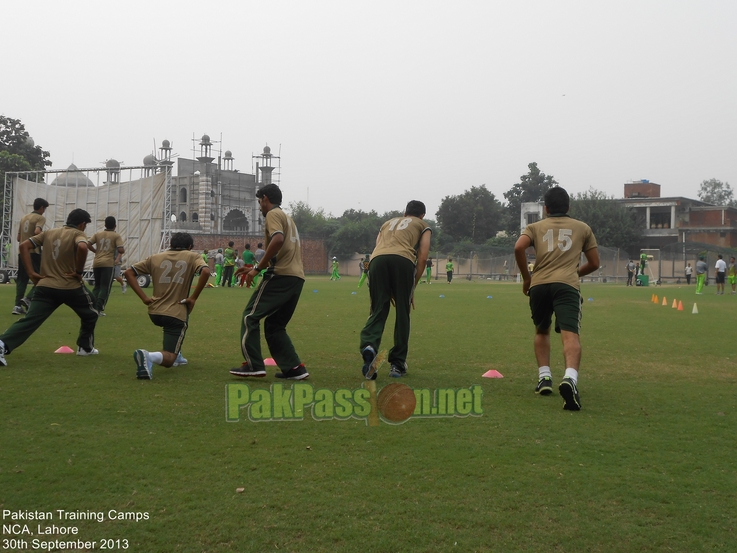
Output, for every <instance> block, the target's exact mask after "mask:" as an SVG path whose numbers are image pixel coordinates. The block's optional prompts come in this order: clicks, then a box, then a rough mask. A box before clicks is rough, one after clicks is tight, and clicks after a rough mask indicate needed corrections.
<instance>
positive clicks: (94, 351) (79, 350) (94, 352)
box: [77, 346, 100, 357]
mask: <svg viewBox="0 0 737 553" xmlns="http://www.w3.org/2000/svg"><path fill="white" fill-rule="evenodd" d="M98 353H100V352H99V350H97V349H95V348H92V351H85V350H84V349H83V348H82V346H79V347H78V348H77V355H80V356H82V357H87V356H88V355H97V354H98Z"/></svg>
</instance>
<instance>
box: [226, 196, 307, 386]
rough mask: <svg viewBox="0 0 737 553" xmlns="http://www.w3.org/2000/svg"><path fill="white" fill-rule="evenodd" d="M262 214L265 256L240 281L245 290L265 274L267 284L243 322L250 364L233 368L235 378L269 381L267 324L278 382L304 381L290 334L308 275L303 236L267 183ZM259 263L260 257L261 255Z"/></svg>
mask: <svg viewBox="0 0 737 553" xmlns="http://www.w3.org/2000/svg"><path fill="white" fill-rule="evenodd" d="M256 198H258V205H259V208H260V210H261V214H262V215H263V216H264V219H265V220H264V236H265V238H266V252H265V254H264V256H263V257H262V258H261V259H260V260H259V262H258V263H257V264H256V266H255V267H252V268H251V269H247V268H246V267H241V268H239V269H238V270H237V271H236V276H238V275H240V274H242V273H245V275H246V285H247V286H251V283H253V281H254V279H255V278H256V277H257V276H258V275H259V274H260V273H261V272H262V271H264V270H266V273H265V274H264V279H263V281H262V282H261V284H260V286H259V287H258V288H256V290H254V292H253V294H251V299H250V300H249V301H248V304H247V305H246V308H245V309H244V310H243V317H242V318H241V353H242V354H243V358H244V359H245V362H244V363H243V364H242V365H241V366H240V367H235V368H233V369H230V374H232V375H235V376H241V377H251V376H255V377H262V376H266V368H265V366H264V358H263V355H262V354H261V330H260V329H261V319H264V337H265V338H266V343H267V344H268V346H269V351H270V352H271V356H272V357H273V358H274V361H276V364H277V366H278V367H279V368H280V369H281V370H280V371H278V372H277V373H276V377H277V378H286V379H289V380H304V379H305V378H307V377H309V376H310V373H308V372H307V369H305V366H304V364H303V363H302V361H301V360H300V358H299V355H298V354H297V351H296V350H295V349H294V344H292V340H291V339H290V338H289V335H288V334H287V324H289V321H290V320H291V319H292V315H293V314H294V311H295V309H296V308H297V303H298V302H299V296H300V293H301V292H302V286H304V283H305V273H304V269H303V267H302V252H301V249H300V248H301V246H300V242H299V232H298V231H297V227H296V225H295V224H294V221H293V220H292V218H291V217H290V216H289V215H287V214H286V213H284V212H283V211H282V209H281V202H282V193H281V190H280V189H279V187H278V186H277V185H275V184H267V185H265V186H262V187H261V188H259V190H258V191H257V192H256ZM256 258H257V259H258V256H256Z"/></svg>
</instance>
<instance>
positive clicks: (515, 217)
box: [504, 162, 558, 236]
mask: <svg viewBox="0 0 737 553" xmlns="http://www.w3.org/2000/svg"><path fill="white" fill-rule="evenodd" d="M527 167H528V168H529V170H530V171H529V172H528V173H527V174H526V175H522V176H521V177H520V181H519V182H518V183H517V184H515V185H514V186H512V188H510V189H509V191H507V192H505V193H504V198H505V199H506V200H507V205H506V210H507V215H508V216H507V226H506V230H507V231H508V232H510V233H512V234H513V235H514V236H517V235H518V234H519V230H520V229H519V218H520V212H521V210H522V204H523V203H525V202H540V201H542V199H543V196H544V195H545V192H547V191H548V190H550V189H551V188H552V187H553V186H555V185H557V184H558V182H557V181H556V180H555V179H554V178H553V176H552V175H546V174H545V173H543V172H541V171H540V169H539V168H538V166H537V163H535V162H533V163H530V164H529V165H528V166H527Z"/></svg>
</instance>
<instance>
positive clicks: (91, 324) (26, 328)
mask: <svg viewBox="0 0 737 553" xmlns="http://www.w3.org/2000/svg"><path fill="white" fill-rule="evenodd" d="M90 222H91V219H90V214H89V213H87V212H86V211H85V210H84V209H74V210H72V211H71V212H70V213H69V216H68V217H67V222H66V224H65V225H64V226H63V227H61V228H55V229H51V230H47V231H44V232H41V233H40V234H37V235H35V236H32V237H31V238H29V239H28V240H25V241H24V242H22V243H21V245H20V256H21V260H22V261H23V266H24V267H25V269H26V271H28V276H29V277H30V279H31V280H32V281H33V283H34V284H35V285H36V291H35V292H34V296H33V301H32V302H31V306H30V307H29V308H28V313H27V314H26V316H25V317H23V318H22V319H21V320H19V321H16V322H15V324H13V325H12V326H11V327H10V328H8V329H7V330H6V331H5V332H4V333H3V334H2V335H0V364H2V365H6V366H7V362H6V360H5V355H7V354H9V353H10V352H12V351H13V350H15V349H16V348H17V347H19V346H20V345H21V344H23V343H24V342H25V341H26V340H27V339H28V338H29V337H30V336H31V335H32V334H33V333H34V332H35V331H36V330H37V329H38V327H40V326H41V325H42V324H43V322H44V321H45V320H46V319H48V318H49V317H50V316H51V314H52V313H53V312H54V311H56V308H57V307H59V306H60V305H62V304H64V305H68V306H69V307H71V308H72V310H73V311H74V312H75V313H76V314H77V315H78V316H79V318H80V321H81V325H80V329H79V336H78V338H77V346H78V348H77V355H81V356H86V355H96V354H97V353H99V352H98V351H97V350H96V349H95V325H96V324H97V311H95V309H94V307H93V300H92V295H91V294H90V293H89V291H88V290H87V288H86V287H85V285H84V282H83V280H82V274H83V272H84V264H85V262H86V261H87V236H86V235H85V233H84V230H85V228H86V227H87V224H88V223H90ZM39 246H41V247H42V248H43V253H42V256H41V267H42V271H41V272H42V274H39V273H38V272H36V270H35V269H34V268H33V263H32V261H31V252H32V251H33V250H34V249H36V248H38V247H39Z"/></svg>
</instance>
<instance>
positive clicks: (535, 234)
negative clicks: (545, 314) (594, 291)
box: [522, 215, 596, 290]
mask: <svg viewBox="0 0 737 553" xmlns="http://www.w3.org/2000/svg"><path fill="white" fill-rule="evenodd" d="M522 234H523V235H525V236H528V237H529V238H530V240H531V242H532V246H533V247H534V248H535V272H534V273H532V280H531V282H530V287H532V286H536V285H538V284H548V283H551V282H562V283H564V284H568V285H570V286H573V287H574V288H575V289H576V290H579V289H580V287H579V277H578V274H577V272H576V271H577V269H578V266H579V264H580V262H581V252H587V251H589V250H590V249H593V248H595V247H596V238H595V237H594V233H593V232H591V229H590V228H589V226H588V225H587V224H586V223H584V222H582V221H578V220H577V219H573V218H571V217H568V216H567V215H563V216H558V215H554V216H548V217H546V218H545V219H542V220H541V221H538V222H536V223H532V224H530V225H527V227H526V228H525V230H523V231H522Z"/></svg>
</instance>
